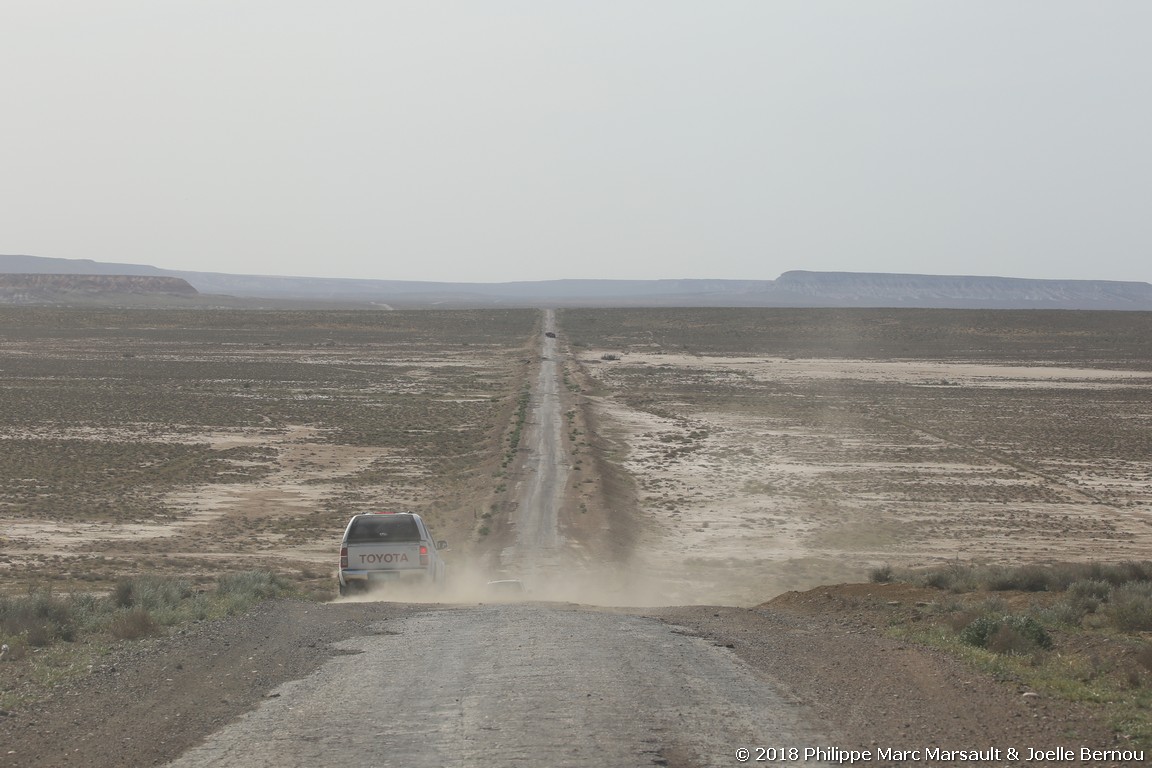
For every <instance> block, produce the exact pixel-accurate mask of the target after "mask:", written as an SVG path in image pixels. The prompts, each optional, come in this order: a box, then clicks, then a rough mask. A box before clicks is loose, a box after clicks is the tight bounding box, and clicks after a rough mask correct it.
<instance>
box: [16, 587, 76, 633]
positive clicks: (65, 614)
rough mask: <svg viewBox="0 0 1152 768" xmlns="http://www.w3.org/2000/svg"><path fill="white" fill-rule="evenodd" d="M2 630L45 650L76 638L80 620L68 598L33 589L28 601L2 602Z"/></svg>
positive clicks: (26, 598) (29, 593)
mask: <svg viewBox="0 0 1152 768" xmlns="http://www.w3.org/2000/svg"><path fill="white" fill-rule="evenodd" d="M0 630H2V631H3V633H4V634H5V635H11V636H16V635H21V636H23V637H24V638H25V639H26V640H27V642H28V644H29V645H31V646H34V647H37V648H42V647H44V646H47V645H51V644H52V643H53V642H55V641H57V640H64V641H71V640H73V639H75V637H76V618H75V616H74V615H73V613H72V606H71V605H70V604H69V602H68V600H67V599H65V598H61V597H57V596H56V595H54V594H52V591H51V590H48V589H33V590H30V591H29V592H28V595H27V597H15V598H11V597H5V598H0Z"/></svg>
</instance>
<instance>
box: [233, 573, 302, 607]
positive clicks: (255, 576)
mask: <svg viewBox="0 0 1152 768" xmlns="http://www.w3.org/2000/svg"><path fill="white" fill-rule="evenodd" d="M287 589H288V585H287V584H286V583H285V581H284V579H282V578H281V577H280V576H277V575H276V574H274V573H272V572H271V571H240V572H238V573H225V574H223V575H221V576H220V578H219V579H217V582H216V594H218V595H221V596H227V597H231V598H243V599H247V600H251V601H253V602H255V601H257V600H265V599H267V598H270V597H278V596H279V595H280V594H282V593H283V592H285V591H287Z"/></svg>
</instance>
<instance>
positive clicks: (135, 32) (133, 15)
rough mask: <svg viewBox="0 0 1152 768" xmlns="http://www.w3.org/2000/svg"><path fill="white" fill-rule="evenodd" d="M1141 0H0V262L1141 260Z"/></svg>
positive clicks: (480, 267)
mask: <svg viewBox="0 0 1152 768" xmlns="http://www.w3.org/2000/svg"><path fill="white" fill-rule="evenodd" d="M1150 41H1152V3H1150V2H1147V0H1077V1H1076V2H1067V1H1065V0H1011V2H1006V1H1005V0H954V1H941V2H936V1H934V0H906V1H904V2H894V1H891V0H868V2H863V1H862V0H842V1H841V2H820V1H818V0H794V1H791V2H773V1H772V0H720V1H718V2H704V0H696V1H695V2H687V1H685V0H646V1H639V0H611V1H604V0H567V2H559V1H558V0H523V1H521V2H512V1H510V0H482V1H481V0H444V1H437V0H411V1H409V0H403V1H398V0H366V1H363V2H362V1H360V0H340V1H339V2H321V1H320V0H314V1H313V2H304V1H303V0H135V1H129V0H101V1H100V2H92V0H71V1H65V0H2V2H0V253H8V254H30V255H35V256H51V257H61V258H90V259H96V260H99V261H120V262H130V263H138V264H152V265H154V266H158V267H163V268H167V269H187V270H202V271H220V272H233V273H255V274H285V275H315V276H326V277H361V278H379V279H398V280H437V281H481V282H495V281H506V280H541V279H556V278H612V279H656V278H726V279H772V278H775V277H777V276H778V275H779V274H780V273H781V272H783V271H786V270H790V269H809V270H848V271H861V272H913V273H927V274H966V275H998V276H1006V277H1033V278H1062V279H1064V278H1070V279H1101V280H1142V281H1152V42H1150Z"/></svg>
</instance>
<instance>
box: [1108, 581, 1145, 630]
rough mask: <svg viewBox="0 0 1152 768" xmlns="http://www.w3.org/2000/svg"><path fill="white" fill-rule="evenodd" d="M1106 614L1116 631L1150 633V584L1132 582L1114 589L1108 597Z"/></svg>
mask: <svg viewBox="0 0 1152 768" xmlns="http://www.w3.org/2000/svg"><path fill="white" fill-rule="evenodd" d="M1106 612H1107V615H1108V618H1109V620H1110V621H1111V622H1112V624H1113V626H1115V627H1116V628H1117V629H1123V630H1128V631H1132V632H1148V631H1152V583H1148V582H1132V583H1129V584H1124V585H1122V586H1119V587H1116V588H1115V589H1113V590H1112V593H1111V595H1110V596H1109V599H1108V607H1107V611H1106Z"/></svg>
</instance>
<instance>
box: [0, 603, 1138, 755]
mask: <svg viewBox="0 0 1152 768" xmlns="http://www.w3.org/2000/svg"><path fill="white" fill-rule="evenodd" d="M444 610H445V609H444V607H443V606H420V605H404V604H397V603H384V602H380V603H344V604H314V603H303V602H295V601H276V602H270V603H267V604H264V605H262V606H261V607H259V608H258V609H256V610H255V611H253V612H252V613H250V614H248V615H246V616H243V617H237V618H234V619H228V620H223V621H218V622H208V623H202V624H198V625H195V626H193V627H192V628H189V629H188V630H186V631H183V632H180V633H177V634H174V635H172V636H170V637H165V638H160V639H156V640H152V641H145V642H138V643H132V644H126V645H125V646H124V647H123V648H122V649H121V650H119V651H118V652H116V653H115V654H114V655H113V656H111V657H110V658H109V659H108V661H107V663H106V664H105V665H102V666H100V667H97V668H95V669H93V671H92V672H91V674H89V675H87V676H86V677H83V678H81V679H80V680H78V681H77V682H76V683H75V684H73V685H72V686H70V687H68V688H63V689H58V690H57V691H56V692H55V693H54V695H53V697H52V698H51V699H50V700H48V701H46V702H44V703H43V704H42V705H41V706H38V707H36V708H33V709H29V710H27V711H20V712H13V713H8V714H7V715H6V716H3V717H0V765H3V766H26V767H29V768H40V767H43V766H65V765H68V766H73V765H77V764H82V765H85V766H88V767H89V768H104V767H109V768H111V767H112V766H118V767H119V766H146V765H162V764H165V763H167V762H169V761H171V760H174V759H175V758H177V757H179V756H180V755H181V754H183V753H184V752H186V751H187V750H189V749H190V748H193V747H195V746H196V745H198V744H200V743H202V742H203V740H204V739H205V738H206V737H208V736H209V735H210V734H213V733H215V732H216V731H218V730H220V729H221V728H222V727H224V726H225V725H226V724H227V723H229V722H230V721H233V720H235V719H236V718H237V717H238V716H239V715H241V714H242V713H244V712H247V711H249V710H252V709H254V708H255V707H256V706H257V705H259V704H260V703H261V702H263V701H265V700H266V699H267V697H268V696H269V694H274V693H275V689H276V688H277V687H278V686H280V685H281V684H282V683H284V682H286V681H290V680H299V679H303V678H306V677H307V676H308V675H310V674H311V673H312V672H314V671H315V670H316V669H318V668H319V667H320V666H321V665H322V664H324V663H325V662H326V661H327V660H329V659H331V658H332V657H333V656H336V655H340V654H342V653H348V652H349V651H353V652H354V651H357V650H362V646H364V645H365V644H371V643H381V642H384V643H387V642H395V641H396V638H395V637H394V636H390V635H379V634H377V633H379V632H381V631H382V629H383V631H396V630H397V629H398V630H400V631H405V628H406V627H407V628H408V629H411V628H412V627H413V626H415V625H413V624H410V623H406V622H419V621H423V620H426V618H427V616H428V614H429V612H430V611H444ZM460 610H461V609H456V608H452V609H448V611H447V612H452V611H460ZM463 610H464V611H468V610H472V611H480V613H479V614H477V615H480V616H487V617H488V618H487V619H486V620H488V621H495V622H497V625H498V624H499V622H501V621H508V622H511V623H513V624H515V623H516V622H523V621H526V620H530V621H534V622H537V623H548V622H551V623H554V624H556V623H557V622H559V624H557V626H567V624H565V622H567V623H571V621H570V619H568V618H565V617H566V616H568V615H569V614H571V613H572V612H573V609H572V607H571V606H534V607H531V610H530V611H529V613H525V611H526V610H528V609H526V608H525V607H523V606H514V605H510V606H490V607H485V608H483V609H477V608H465V609H463ZM501 611H509V612H510V613H501ZM550 612H551V613H550ZM619 614H620V615H621V616H622V617H623V620H624V625H626V626H629V627H640V626H642V627H644V629H643V631H641V630H639V629H636V630H635V631H633V632H632V634H628V633H623V634H619V633H616V634H619V636H618V637H617V636H616V634H614V633H612V632H603V631H598V632H593V633H592V634H591V635H590V636H589V637H587V638H585V640H586V642H587V643H588V644H589V646H590V647H593V648H597V647H598V648H601V649H602V650H603V652H605V653H608V654H609V655H611V654H617V653H618V652H619V650H620V648H619V646H618V645H617V643H618V641H619V639H620V638H623V639H625V640H627V642H628V643H629V644H631V645H632V646H635V647H637V648H638V649H639V651H638V653H639V654H640V655H641V656H643V655H645V654H648V653H649V652H651V653H652V654H654V656H653V658H654V659H656V660H657V661H658V663H660V664H665V665H668V664H672V663H673V660H674V659H675V658H689V657H687V656H684V654H683V653H678V652H676V653H673V654H672V656H667V652H668V649H667V648H666V647H662V645H661V644H662V643H666V642H669V638H673V639H672V640H671V641H670V642H672V643H673V646H671V647H672V648H673V650H675V649H676V648H680V646H678V645H676V644H677V643H680V642H681V640H680V639H676V636H675V635H674V634H669V633H661V632H655V631H654V630H652V629H651V627H652V626H653V624H652V623H651V622H641V623H640V624H638V625H633V624H630V623H629V622H633V621H636V620H637V619H634V618H633V617H636V616H638V617H650V618H655V619H660V620H661V621H664V622H666V623H669V624H671V625H673V629H674V630H675V631H677V632H683V633H687V635H689V636H691V637H698V638H700V639H699V640H696V641H694V642H696V643H705V644H707V645H709V646H710V647H713V648H715V650H716V651H717V652H718V653H720V654H721V655H722V656H725V657H730V658H732V659H733V662H734V663H735V660H736V659H738V660H739V665H740V667H741V668H743V669H744V670H745V671H746V672H747V674H749V675H753V676H755V677H756V678H758V679H760V680H761V681H763V683H764V684H765V685H766V686H767V688H766V690H768V689H770V690H772V691H775V692H778V693H779V695H780V696H781V697H782V699H784V700H788V701H791V702H792V705H791V711H792V712H794V713H807V714H806V715H804V717H805V718H807V720H808V722H807V726H808V727H812V728H813V729H815V730H817V731H821V732H823V734H824V735H826V736H827V738H828V740H829V743H828V745H827V746H830V747H835V748H840V749H870V750H876V749H877V748H904V749H917V748H919V749H923V748H927V747H942V748H949V749H979V748H985V747H995V748H1000V749H1007V748H1009V747H1015V748H1017V749H1022V750H1023V749H1027V748H1029V747H1032V748H1036V749H1053V748H1056V747H1058V746H1067V747H1070V748H1073V749H1079V748H1080V747H1081V746H1086V747H1092V748H1097V749H1108V748H1122V746H1123V745H1117V744H1116V743H1115V741H1114V737H1113V735H1112V734H1111V732H1110V731H1109V730H1108V729H1107V728H1106V727H1104V726H1103V725H1101V724H1099V723H1097V722H1095V721H1093V720H1092V718H1091V716H1090V714H1089V713H1088V712H1087V711H1086V710H1085V709H1083V708H1079V707H1076V706H1072V705H1068V704H1063V703H1060V702H1056V701H1052V700H1047V699H1044V698H1042V697H1037V696H1028V695H1024V694H1026V693H1029V692H1028V691H1022V690H1020V689H1018V688H1017V687H1016V686H1014V685H1011V684H1006V683H1000V682H996V681H994V680H992V679H991V678H989V677H987V676H986V675H983V674H980V673H977V672H974V671H972V670H970V669H969V668H967V667H965V666H963V665H962V664H960V663H958V662H956V661H955V660H952V659H950V658H948V657H946V656H944V655H942V654H940V653H937V652H935V651H931V650H926V649H922V648H919V647H917V646H915V645H912V644H908V643H902V642H899V641H896V640H892V639H890V638H886V637H884V636H883V635H882V633H881V632H880V631H879V630H878V629H876V628H875V627H872V626H870V623H869V622H870V617H869V616H868V615H867V614H851V613H842V612H835V611H829V612H824V613H822V612H821V611H819V610H816V609H813V608H805V607H803V606H799V607H798V606H795V605H793V606H789V607H787V608H774V609H773V608H761V609H739V608H720V607H700V606H694V607H687V608H661V609H651V610H645V611H621V612H619ZM606 615H611V614H606ZM525 617H528V618H525ZM380 622H384V624H380ZM567 631H569V632H570V633H573V632H575V631H576V630H575V629H573V628H572V627H568V630H567ZM374 635H375V636H374ZM513 636H514V635H513ZM486 637H488V640H487V641H486V642H488V643H489V644H490V647H499V646H500V643H506V642H508V641H507V638H503V639H502V636H500V635H499V634H497V635H495V636H493V635H488V636H486ZM574 637H575V638H576V639H579V636H578V635H574ZM354 638H360V639H357V640H355V642H354V643H353V644H352V645H344V644H342V643H343V641H349V640H352V639H354ZM363 638H368V639H367V640H365V639H363ZM410 639H411V638H409V640H410ZM480 642H484V641H480ZM645 644H651V646H650V647H647V646H646V645H645ZM729 648H730V650H731V652H728V649H729ZM693 658H694V657H693ZM546 662H547V654H544V655H543V656H542V657H541V658H540V659H538V660H537V663H538V664H539V665H540V666H539V667H538V668H537V669H536V672H535V674H536V675H538V676H540V679H543V680H547V679H549V678H548V676H549V675H551V674H552V669H551V667H550V666H549V665H548V664H547V663H546ZM442 663H443V664H445V665H446V666H445V669H447V670H450V671H449V673H448V676H447V677H446V678H445V680H444V681H443V682H444V683H445V684H448V683H451V684H453V685H456V686H459V687H460V694H459V695H460V697H462V698H468V697H471V696H473V695H475V696H478V697H483V696H489V697H490V698H492V697H495V698H496V699H499V697H500V695H501V691H502V690H505V686H507V685H509V684H511V683H512V682H513V678H511V677H509V676H508V670H506V669H500V668H481V667H469V666H468V665H462V664H460V663H458V660H453V659H451V658H445V659H443V660H442ZM521 672H523V670H521ZM517 674H520V673H519V672H518V673H517ZM691 679H696V676H693V675H685V676H684V680H685V681H686V683H687V681H690V680H691ZM469 686H471V688H469ZM552 688H553V690H555V691H556V694H557V697H558V698H557V700H556V702H555V705H554V709H553V711H554V712H559V713H564V712H565V711H567V710H568V709H569V708H571V707H572V706H573V704H572V702H571V701H569V700H568V699H566V698H565V696H566V695H567V694H565V691H566V690H568V689H567V688H565V686H564V685H559V684H558V685H555V686H552ZM569 688H570V686H569ZM469 690H471V691H473V693H470V692H469ZM569 693H570V690H569ZM710 695H713V694H710ZM742 697H743V698H742ZM478 700H479V699H478ZM661 700H662V697H661V696H660V695H656V696H654V697H649V698H648V699H647V700H646V701H641V702H636V701H630V702H625V700H624V699H622V700H621V702H625V703H626V704H627V706H626V707H625V709H624V710H623V711H622V712H623V714H622V713H621V711H617V709H615V707H616V704H619V703H621V702H601V703H598V705H597V707H599V706H601V705H602V706H604V708H605V709H604V710H603V713H604V715H610V716H611V717H612V718H616V719H623V720H627V719H629V718H631V719H633V720H635V721H636V722H637V723H647V722H649V720H650V719H651V718H653V717H656V716H657V715H658V713H659V710H660V707H661V703H660V702H661ZM696 701H697V703H696V704H695V705H693V706H700V707H707V706H715V705H716V704H715V698H714V695H713V699H709V700H708V701H711V702H712V704H707V703H703V704H702V703H701V702H704V701H705V699H698V700H696ZM747 706H748V701H747V698H746V696H743V694H740V693H739V692H734V693H733V696H732V701H731V702H730V706H729V707H728V709H731V710H733V711H737V710H738V711H743V712H745V713H746V712H747V711H749V710H748V709H747ZM595 711H597V712H599V711H600V710H599V709H598V708H597V709H596V710H595ZM613 712H615V714H612V713H613ZM699 714H703V715H704V716H705V717H704V722H706V723H708V722H710V721H709V720H708V716H712V717H713V722H714V727H712V726H710V725H705V726H703V731H704V733H703V734H702V735H700V737H699V738H695V740H693V738H687V739H677V738H676V737H675V733H668V732H664V733H660V734H654V741H653V749H654V750H656V751H654V752H653V753H652V755H650V757H651V758H652V759H651V760H650V762H651V763H652V764H665V765H672V766H681V767H685V768H686V767H688V766H696V765H709V764H723V763H717V762H715V759H716V758H715V756H714V755H710V754H701V753H700V752H699V751H698V750H699V748H700V746H701V745H702V744H704V745H706V746H707V747H708V748H716V749H718V748H719V747H718V746H716V745H717V744H719V742H720V741H724V740H725V738H726V737H728V738H736V737H735V736H732V735H731V731H729V730H726V727H722V723H721V722H720V719H721V718H722V717H723V715H722V714H720V715H717V714H715V713H709V712H702V713H697V715H699ZM697 715H694V716H693V722H699V720H698V719H697ZM597 716H598V717H599V716H600V715H597ZM653 722H654V721H653ZM769 725H770V724H769ZM693 728H695V729H701V726H699V725H695V726H693ZM769 730H771V729H769ZM573 733H574V734H577V735H578V732H576V731H574V732H573ZM656 735H658V736H659V738H655V736H656ZM746 737H747V738H752V734H751V733H749V734H746ZM765 738H767V736H765ZM579 745H580V744H579V743H578V742H577V741H574V742H573V746H574V747H576V746H579ZM662 745H667V747H668V749H667V751H666V752H664V753H660V752H659V751H658V747H660V746H662ZM730 746H731V747H732V748H735V747H736V746H739V745H736V744H732V745H730ZM747 746H749V747H752V748H754V746H753V745H751V744H749V745H747ZM761 746H765V747H770V746H789V745H781V744H776V745H773V744H764V745H761ZM585 747H586V745H585ZM595 755H596V752H595V750H594V749H593V750H591V751H583V752H579V753H578V754H577V755H576V758H574V760H573V761H572V762H570V763H569V764H572V765H583V764H586V765H610V764H612V762H611V761H609V762H604V761H603V760H597V759H596V758H595ZM659 761H663V762H662V763H661V762H659ZM710 761H711V762H710ZM1005 763H1006V761H997V762H993V763H989V764H993V765H1002V764H1005ZM487 764H488V765H494V766H498V765H501V764H515V763H514V762H504V763H502V762H501V760H500V758H499V756H498V755H497V756H496V757H495V758H493V759H491V760H490V761H489V762H488V763H487ZM632 764H643V763H632ZM730 764H732V765H735V764H736V763H735V760H734V759H733V761H732V762H731V763H730ZM867 764H868V765H896V764H901V763H898V762H892V761H889V762H876V761H873V762H870V763H867ZM903 764H907V765H926V764H928V763H924V762H922V761H919V762H907V763H903ZM951 764H956V765H972V764H978V763H973V762H968V761H965V762H960V761H946V760H944V761H933V762H931V765H951ZM1033 764H1042V763H1033ZM1073 764H1080V763H1073ZM1094 764H1103V763H1094ZM1113 764H1115V765H1124V764H1131V763H1124V762H1114V763H1113Z"/></svg>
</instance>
